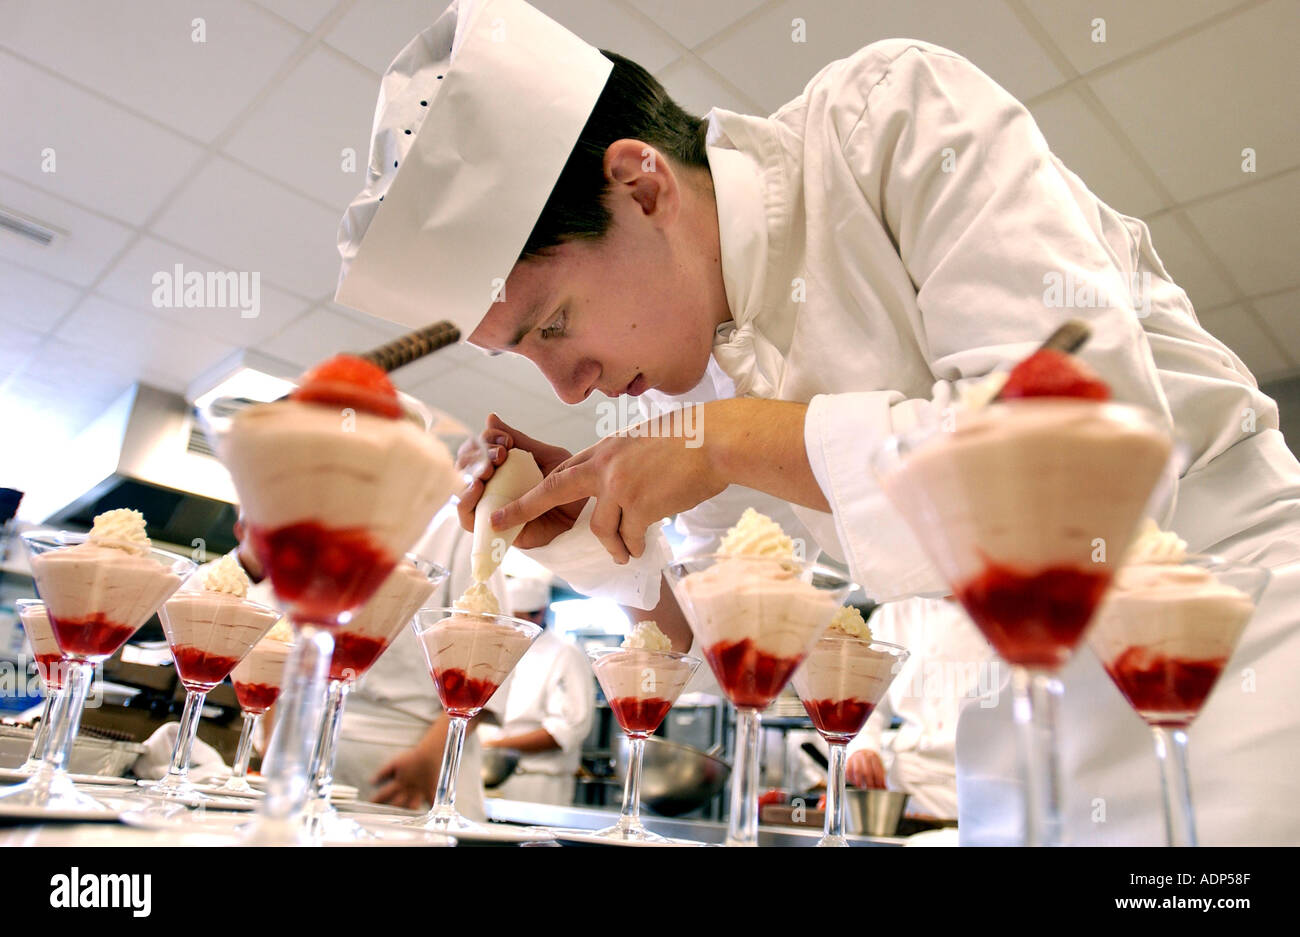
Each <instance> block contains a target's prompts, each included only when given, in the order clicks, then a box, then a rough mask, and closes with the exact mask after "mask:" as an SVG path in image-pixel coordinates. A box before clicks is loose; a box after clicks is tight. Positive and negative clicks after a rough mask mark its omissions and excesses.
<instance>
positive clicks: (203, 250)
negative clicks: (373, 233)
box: [154, 157, 340, 296]
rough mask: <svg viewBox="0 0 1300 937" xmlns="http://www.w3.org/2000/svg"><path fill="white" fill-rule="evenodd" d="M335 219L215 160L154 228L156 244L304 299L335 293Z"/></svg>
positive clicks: (326, 211)
mask: <svg viewBox="0 0 1300 937" xmlns="http://www.w3.org/2000/svg"><path fill="white" fill-rule="evenodd" d="M339 217H340V215H339V213H338V212H336V211H333V210H332V209H329V208H326V207H324V206H323V205H321V204H319V203H317V202H315V201H311V200H309V199H306V198H303V197H302V196H300V195H296V194H295V193H293V192H290V191H289V190H288V189H285V188H283V187H282V186H279V185H277V184H276V183H274V182H271V181H269V180H267V179H264V178H262V177H261V176H258V175H256V174H254V173H252V172H249V171H248V170H247V169H244V168H243V167H242V166H237V165H235V164H234V163H232V162H231V161H230V160H228V159H223V158H220V157H218V158H216V159H214V160H213V161H212V162H210V163H209V164H208V165H207V166H205V167H204V168H203V170H202V171H201V172H200V173H199V174H198V176H197V177H196V178H195V179H194V180H193V181H192V182H190V183H189V185H187V186H186V187H185V189H184V190H182V191H181V193H180V194H179V195H178V196H177V197H176V198H175V199H173V200H172V202H171V204H170V205H168V207H167V210H166V211H165V212H164V213H163V214H162V216H161V217H160V218H159V219H158V221H157V222H156V223H155V224H154V229H155V230H156V231H157V232H158V233H159V234H161V235H162V236H164V237H166V238H168V239H169V240H171V241H175V242H176V243H177V244H183V245H185V246H187V247H190V248H192V249H193V250H195V251H197V252H198V253H200V254H204V255H206V256H208V257H212V258H214V259H216V260H219V261H220V262H221V263H223V264H226V265H227V266H228V267H229V268H233V269H236V270H248V271H253V270H256V271H258V272H260V273H261V274H262V276H263V277H265V278H266V279H268V280H271V281H273V282H275V283H278V284H280V285H281V286H284V287H286V288H287V289H289V290H292V291H293V292H295V293H298V294H299V295H302V296H321V295H323V294H325V293H326V292H333V290H334V286H335V284H336V283H337V282H338V273H339V257H338V248H337V247H336V245H335V232H336V231H337V230H338V225H339Z"/></svg>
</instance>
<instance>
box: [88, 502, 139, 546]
mask: <svg viewBox="0 0 1300 937" xmlns="http://www.w3.org/2000/svg"><path fill="white" fill-rule="evenodd" d="M87 539H89V540H90V542H91V543H93V544H95V545H96V546H100V547H108V548H110V549H113V550H123V551H125V552H127V553H134V554H136V555H137V556H144V555H145V554H146V553H148V552H149V550H150V548H151V547H152V544H151V543H150V542H149V535H148V534H146V533H145V532H144V515H143V514H141V513H140V512H139V511H136V510H133V509H131V508H117V509H115V510H112V511H105V512H104V513H103V514H99V515H97V516H96V517H95V521H94V523H93V525H92V526H91V528H90V535H89V537H88V538H87Z"/></svg>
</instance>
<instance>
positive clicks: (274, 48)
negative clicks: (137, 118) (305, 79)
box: [0, 0, 379, 141]
mask: <svg viewBox="0 0 1300 937" xmlns="http://www.w3.org/2000/svg"><path fill="white" fill-rule="evenodd" d="M200 17H201V18H202V19H204V21H205V27H204V30H205V41H203V42H196V41H194V39H193V38H192V37H193V34H194V32H195V27H194V26H193V25H192V21H193V20H195V19H196V18H200ZM376 18H379V17H376ZM106 38H107V41H106ZM302 38H303V36H302V34H301V33H299V32H298V31H297V30H296V29H293V28H292V27H290V26H288V25H286V24H284V23H282V22H280V21H279V20H278V19H276V18H275V17H274V16H271V15H269V14H268V13H267V12H266V11H265V10H262V9H260V8H258V7H256V6H252V5H251V4H245V3H221V4H201V5H197V6H196V5H186V4H177V3H174V2H172V0H133V2H131V3H84V2H81V0H42V2H40V3H9V4H6V5H5V14H4V31H3V32H0V46H4V47H5V48H9V49H12V50H14V51H15V52H18V53H19V54H21V55H23V56H25V57H27V58H28V59H31V60H33V61H36V62H38V63H40V64H41V65H43V66H45V67H46V68H49V69H51V70H53V71H55V72H58V73H59V74H60V75H63V76H64V77H66V78H68V79H70V80H71V81H75V82H77V83H78V84H81V85H83V86H85V87H89V88H93V89H95V90H96V91H97V92H99V93H101V94H104V95H107V96H109V97H112V98H115V99H117V100H119V101H121V102H122V103H123V104H125V105H126V106H128V107H131V108H133V109H135V110H137V111H140V112H142V113H145V114H149V115H151V116H153V117H154V118H156V119H157V120H160V121H162V122H163V123H165V124H168V125H170V126H173V127H175V128H176V129H177V130H179V131H180V132H181V133H184V134H188V135H190V136H193V137H197V138H199V139H201V140H205V141H206V140H211V139H212V138H214V137H215V136H216V135H217V134H218V133H220V132H221V131H222V130H223V129H225V127H226V126H227V125H228V124H230V122H231V121H232V120H234V118H235V116H236V115H238V114H239V113H240V112H241V111H242V110H244V108H245V107H247V106H248V104H249V103H250V102H251V101H252V100H253V98H254V97H255V96H256V95H257V93H258V92H259V91H260V90H261V89H262V87H263V86H264V85H265V84H266V83H267V82H268V81H269V80H270V79H271V76H272V75H274V74H275V71H276V70H277V69H278V68H279V67H280V66H281V65H282V64H283V63H284V61H285V60H286V59H287V58H288V57H289V55H290V54H291V53H292V52H293V50H294V49H295V48H296V47H297V46H298V44H299V43H300V42H301V41H302Z"/></svg>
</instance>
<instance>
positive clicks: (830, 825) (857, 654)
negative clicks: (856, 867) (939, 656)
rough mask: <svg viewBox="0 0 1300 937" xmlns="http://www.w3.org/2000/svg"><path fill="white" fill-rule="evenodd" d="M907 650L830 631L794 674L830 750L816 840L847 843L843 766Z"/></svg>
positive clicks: (892, 679) (812, 716) (806, 707)
mask: <svg viewBox="0 0 1300 937" xmlns="http://www.w3.org/2000/svg"><path fill="white" fill-rule="evenodd" d="M908 656H909V655H908V651H907V649H906V648H903V647H899V646H898V645H897V644H890V643H888V642H886V641H869V640H863V639H862V638H858V637H855V636H854V635H851V634H845V633H844V632H842V631H827V632H826V633H824V634H823V635H822V636H821V637H820V638H818V639H817V643H816V644H814V645H813V649H812V651H810V652H809V654H808V657H807V658H806V659H805V660H804V662H803V665H802V666H800V668H799V669H798V670H796V671H795V674H794V681H793V682H794V689H795V692H796V693H798V694H799V699H800V700H801V701H802V702H803V708H804V709H806V710H807V711H808V717H809V718H810V719H812V721H813V725H814V726H816V727H817V732H818V733H819V734H820V735H821V737H822V738H824V739H825V740H826V747H827V748H828V749H829V750H830V762H831V765H830V770H829V771H828V772H827V783H826V826H825V832H824V834H823V835H822V838H821V839H819V840H818V841H817V845H818V846H848V844H849V841H848V840H847V839H845V838H844V766H845V762H846V760H847V754H846V752H847V748H846V746H847V745H848V744H849V742H851V741H853V738H854V736H856V735H857V734H858V733H859V732H861V731H862V727H863V726H864V725H866V724H867V719H869V718H870V717H871V713H872V711H873V710H874V709H875V708H876V704H877V703H879V702H880V698H881V697H882V696H884V695H885V691H886V690H888V689H889V684H891V683H893V682H894V677H895V676H896V675H897V674H898V672H899V670H901V669H902V667H903V664H904V663H905V662H906V661H907V658H908Z"/></svg>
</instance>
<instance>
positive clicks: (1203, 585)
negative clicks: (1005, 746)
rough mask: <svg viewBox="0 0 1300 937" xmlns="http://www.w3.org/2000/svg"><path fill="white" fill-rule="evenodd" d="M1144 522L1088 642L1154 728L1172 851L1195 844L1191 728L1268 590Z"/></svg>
mask: <svg viewBox="0 0 1300 937" xmlns="http://www.w3.org/2000/svg"><path fill="white" fill-rule="evenodd" d="M1186 549H1187V545H1186V544H1185V543H1183V541H1182V540H1180V539H1179V538H1178V536H1177V535H1176V534H1173V533H1169V532H1164V531H1161V530H1160V528H1159V527H1158V526H1156V524H1155V522H1154V521H1148V522H1147V524H1146V526H1145V528H1144V530H1143V532H1142V535H1141V536H1140V537H1139V538H1138V540H1137V542H1136V543H1134V545H1133V548H1132V549H1131V550H1130V551H1129V554H1128V557H1127V561H1126V563H1125V565H1124V567H1123V568H1122V569H1120V571H1119V573H1118V574H1116V576H1115V582H1114V585H1113V586H1112V588H1111V591H1110V593H1109V595H1108V596H1107V598H1106V601H1105V602H1104V603H1103V604H1102V607H1101V610H1100V611H1099V612H1098V613H1097V623H1096V624H1095V625H1094V626H1093V628H1092V630H1091V631H1090V632H1089V634H1088V643H1089V645H1090V646H1091V647H1092V649H1093V651H1094V652H1096V654H1097V657H1098V658H1099V659H1100V660H1101V663H1102V666H1103V667H1104V668H1105V669H1106V672H1107V673H1108V674H1110V677H1111V679H1112V680H1114V681H1115V685H1116V686H1117V687H1119V690H1120V692H1121V693H1122V694H1123V695H1124V698H1125V699H1127V700H1128V701H1129V703H1130V704H1131V705H1132V707H1133V709H1134V710H1136V711H1137V714H1138V715H1139V716H1141V717H1142V719H1143V720H1145V721H1146V723H1147V724H1148V725H1149V726H1150V727H1151V732H1152V735H1153V736H1154V737H1155V747H1156V759H1157V761H1158V762H1159V765H1160V785H1161V791H1162V794H1163V797H1164V819H1165V834H1166V839H1167V841H1168V844H1169V845H1170V846H1195V845H1196V822H1195V818H1194V815H1193V812H1192V796H1191V783H1190V780H1189V777H1188V764H1187V730H1188V727H1189V726H1190V725H1191V723H1192V720H1194V719H1195V718H1196V717H1197V715H1198V714H1199V713H1200V711H1201V708H1202V707H1203V706H1204V705H1205V701H1206V699H1207V698H1208V697H1209V696H1210V693H1211V692H1212V691H1213V690H1214V686H1215V684H1216V683H1218V681H1219V677H1220V676H1221V675H1222V674H1223V670H1224V668H1225V667H1226V666H1227V663H1228V658H1229V657H1231V656H1232V652H1233V650H1234V649H1235V648H1236V646H1237V641H1238V639H1239V638H1240V637H1241V634H1242V632H1243V631H1244V630H1245V628H1246V624H1247V623H1248V622H1249V621H1250V619H1251V616H1252V615H1253V614H1254V612H1255V605H1256V603H1257V602H1258V601H1259V597H1260V595H1261V594H1263V591H1264V588H1265V586H1266V585H1267V584H1268V580H1269V571H1268V570H1267V569H1265V568H1264V567H1262V566H1254V565H1251V564H1249V563H1233V562H1229V561H1227V560H1225V559H1222V558H1220V557H1215V556H1205V555H1196V554H1188V553H1187V552H1186Z"/></svg>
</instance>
